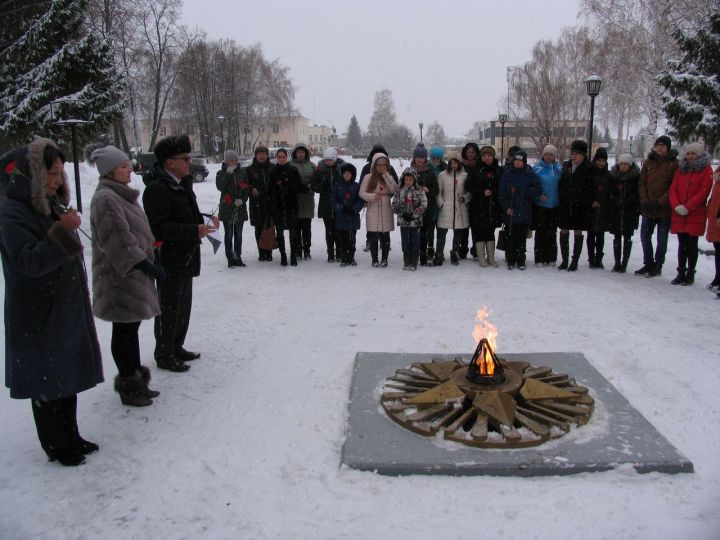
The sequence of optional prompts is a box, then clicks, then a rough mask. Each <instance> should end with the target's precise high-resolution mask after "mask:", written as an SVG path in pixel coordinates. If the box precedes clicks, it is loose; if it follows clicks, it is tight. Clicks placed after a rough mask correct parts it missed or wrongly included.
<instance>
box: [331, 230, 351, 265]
mask: <svg viewBox="0 0 720 540" xmlns="http://www.w3.org/2000/svg"><path fill="white" fill-rule="evenodd" d="M355 233H356V231H355V230H349V231H341V230H339V229H338V230H336V231H335V245H336V247H337V258H338V259H339V260H340V262H344V263H346V264H350V263H351V262H352V261H353V259H355Z"/></svg>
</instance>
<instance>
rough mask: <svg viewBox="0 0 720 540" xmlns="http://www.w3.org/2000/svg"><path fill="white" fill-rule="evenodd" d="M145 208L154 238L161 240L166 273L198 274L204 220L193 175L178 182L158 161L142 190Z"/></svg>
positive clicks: (161, 257) (169, 274)
mask: <svg viewBox="0 0 720 540" xmlns="http://www.w3.org/2000/svg"><path fill="white" fill-rule="evenodd" d="M143 207H144V208H145V214H146V215H147V217H148V221H149V222H150V229H151V230H152V232H153V235H154V236H155V239H156V240H157V241H158V242H162V246H161V247H160V250H159V253H160V258H159V261H158V262H159V263H160V264H161V265H162V266H163V268H165V271H166V272H167V275H168V276H169V277H174V278H191V277H195V276H199V275H200V237H199V236H198V225H201V224H202V223H203V217H202V215H201V214H200V210H199V209H198V204H197V200H196V198H195V193H194V192H193V189H192V178H191V177H190V176H186V177H185V178H183V179H182V180H181V183H180V184H178V183H177V182H176V181H175V179H174V178H173V177H172V176H170V173H168V172H167V171H165V170H163V169H162V168H161V167H160V164H159V163H156V164H155V167H154V168H153V169H152V171H151V173H150V175H149V181H148V185H147V187H146V188H145V192H144V193H143Z"/></svg>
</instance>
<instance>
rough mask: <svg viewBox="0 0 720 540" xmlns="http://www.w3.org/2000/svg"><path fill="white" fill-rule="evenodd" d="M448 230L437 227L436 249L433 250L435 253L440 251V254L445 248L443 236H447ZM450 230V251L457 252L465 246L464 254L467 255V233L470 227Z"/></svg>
mask: <svg viewBox="0 0 720 540" xmlns="http://www.w3.org/2000/svg"><path fill="white" fill-rule="evenodd" d="M449 230H450V229H443V228H441V227H438V230H437V249H436V250H435V251H436V253H440V254H441V255H442V252H443V251H444V250H445V238H446V237H447V232H448V231H449ZM452 231H453V242H452V251H455V252H456V253H459V252H460V251H461V250H462V249H463V246H465V254H466V255H467V243H468V234H469V232H470V229H452Z"/></svg>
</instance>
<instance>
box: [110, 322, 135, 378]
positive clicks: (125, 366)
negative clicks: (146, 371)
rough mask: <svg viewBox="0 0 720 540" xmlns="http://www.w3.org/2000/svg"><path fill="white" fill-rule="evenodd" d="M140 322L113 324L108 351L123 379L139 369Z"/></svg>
mask: <svg viewBox="0 0 720 540" xmlns="http://www.w3.org/2000/svg"><path fill="white" fill-rule="evenodd" d="M138 330H140V321H138V322H132V323H118V322H114V323H113V325H112V338H111V339H110V351H111V352H112V356H113V360H115V365H116V366H117V369H118V373H119V374H120V375H122V376H123V377H130V376H132V375H133V374H134V373H135V371H136V370H138V369H140V341H139V340H138Z"/></svg>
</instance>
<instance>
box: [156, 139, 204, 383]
mask: <svg viewBox="0 0 720 540" xmlns="http://www.w3.org/2000/svg"><path fill="white" fill-rule="evenodd" d="M190 150H191V146H190V139H189V137H188V136H187V135H180V136H174V135H173V136H169V137H165V138H164V139H161V140H159V141H158V142H157V144H156V145H155V149H154V152H155V156H156V157H157V159H158V162H157V163H156V164H155V167H154V169H153V170H152V172H151V173H150V175H149V177H150V180H149V182H148V186H147V188H145V192H144V193H143V206H144V208H145V213H146V214H147V217H148V221H149V222H150V228H151V229H152V232H153V235H154V236H155V240H156V241H157V242H158V243H161V245H160V247H159V250H158V253H159V259H158V261H157V262H158V263H159V264H160V265H162V266H163V267H164V268H165V272H166V273H167V278H166V279H165V280H164V281H158V284H157V285H158V296H159V298H160V316H159V317H156V318H155V361H156V362H157V365H158V367H159V368H160V369H167V370H170V371H175V372H182V371H187V370H188V369H189V367H190V366H188V365H187V364H186V363H185V362H186V361H188V360H195V359H196V358H200V354H199V353H194V352H191V351H187V350H185V349H184V348H183V345H184V343H185V337H186V335H187V331H188V325H189V324H190V311H191V309H192V280H193V278H194V277H196V276H199V275H200V239H201V238H205V237H206V236H207V235H208V233H211V232H214V231H215V230H216V229H217V226H218V222H217V218H216V217H214V216H213V225H205V223H204V221H203V216H202V214H201V213H200V210H199V209H198V205H197V200H196V198H195V194H194V193H193V190H192V178H191V177H190V155H189V154H190Z"/></svg>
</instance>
